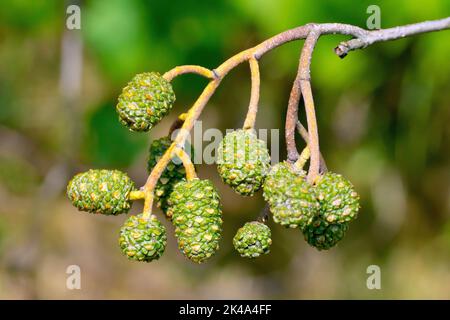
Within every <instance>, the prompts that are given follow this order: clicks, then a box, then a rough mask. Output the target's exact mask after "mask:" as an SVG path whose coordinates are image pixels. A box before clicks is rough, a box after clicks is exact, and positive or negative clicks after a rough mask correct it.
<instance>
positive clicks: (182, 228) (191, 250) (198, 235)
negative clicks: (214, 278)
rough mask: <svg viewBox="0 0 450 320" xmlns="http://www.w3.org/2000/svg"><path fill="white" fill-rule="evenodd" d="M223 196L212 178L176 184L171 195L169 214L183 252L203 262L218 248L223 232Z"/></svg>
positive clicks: (188, 256) (195, 260) (198, 261)
mask: <svg viewBox="0 0 450 320" xmlns="http://www.w3.org/2000/svg"><path fill="white" fill-rule="evenodd" d="M219 201H220V197H219V194H218V193H217V191H216V189H215V187H214V185H213V184H212V183H211V182H210V181H209V180H200V179H198V178H195V179H193V180H190V181H181V182H179V183H177V184H176V185H175V187H174V189H173V191H172V193H171V195H170V197H169V202H168V203H169V209H168V211H169V215H171V216H172V222H173V225H174V226H175V236H176V238H177V240H178V247H179V249H180V250H181V252H182V253H183V254H184V255H185V256H186V257H187V258H188V259H190V260H192V261H194V262H197V263H202V262H204V261H206V260H207V259H209V258H211V257H212V256H213V255H214V254H215V252H216V251H217V250H218V249H219V240H220V238H221V235H222V210H221V207H220V202H219Z"/></svg>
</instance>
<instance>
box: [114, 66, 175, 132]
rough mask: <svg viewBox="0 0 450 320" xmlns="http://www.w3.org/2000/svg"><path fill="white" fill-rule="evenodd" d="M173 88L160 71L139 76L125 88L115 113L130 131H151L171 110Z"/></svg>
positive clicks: (173, 99) (173, 95)
mask: <svg viewBox="0 0 450 320" xmlns="http://www.w3.org/2000/svg"><path fill="white" fill-rule="evenodd" d="M174 102H175V93H174V92H173V89H172V85H171V84H170V82H168V81H167V80H166V79H164V78H163V77H162V76H160V75H159V73H157V72H145V73H140V74H137V75H136V76H135V77H134V78H133V79H132V80H131V81H130V82H129V83H128V84H127V85H126V86H125V88H123V90H122V93H121V94H120V96H119V99H118V103H117V106H116V110H117V112H118V114H119V120H120V122H121V123H122V124H123V125H124V126H127V127H128V128H129V129H130V130H131V131H148V130H150V129H151V128H152V127H154V126H155V125H156V124H158V122H159V121H161V119H162V118H163V117H164V116H165V115H166V114H167V113H168V112H169V111H170V109H172V105H173V103H174Z"/></svg>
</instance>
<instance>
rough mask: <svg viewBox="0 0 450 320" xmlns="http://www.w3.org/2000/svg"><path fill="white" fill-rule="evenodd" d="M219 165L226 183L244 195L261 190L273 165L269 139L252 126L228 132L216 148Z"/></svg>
mask: <svg viewBox="0 0 450 320" xmlns="http://www.w3.org/2000/svg"><path fill="white" fill-rule="evenodd" d="M217 159H218V161H217V169H218V171H219V174H220V176H221V178H222V180H223V182H224V183H226V184H228V185H229V186H230V187H232V188H233V189H234V191H236V192H237V193H239V194H241V195H243V196H252V195H253V194H254V193H255V192H256V191H258V190H259V189H260V188H261V186H262V184H263V183H264V179H265V177H266V174H267V172H268V171H269V168H270V155H269V151H268V150H267V147H266V143H265V142H264V141H262V140H260V139H258V138H257V137H256V134H255V133H254V132H253V131H252V130H243V129H240V130H236V131H233V132H231V133H228V134H227V135H225V137H224V138H223V140H222V141H221V142H220V144H219V148H218V149H217Z"/></svg>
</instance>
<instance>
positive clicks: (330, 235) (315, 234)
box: [303, 217, 348, 250]
mask: <svg viewBox="0 0 450 320" xmlns="http://www.w3.org/2000/svg"><path fill="white" fill-rule="evenodd" d="M347 230H348V223H345V222H344V223H328V222H327V221H326V220H324V219H323V218H321V217H316V218H314V220H313V221H312V222H311V223H310V224H308V225H307V226H306V228H305V229H304V230H303V235H304V237H305V240H306V242H308V244H309V245H311V246H313V247H315V248H317V249H318V250H328V249H330V248H332V247H334V246H335V245H336V244H337V243H338V242H339V241H341V240H342V238H343V237H344V236H345V233H346V232H347Z"/></svg>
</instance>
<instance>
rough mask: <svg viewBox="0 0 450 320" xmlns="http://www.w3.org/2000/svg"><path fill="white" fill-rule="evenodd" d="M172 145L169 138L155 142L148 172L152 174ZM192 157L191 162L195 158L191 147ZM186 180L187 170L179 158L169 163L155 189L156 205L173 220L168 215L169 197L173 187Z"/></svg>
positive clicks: (148, 162)
mask: <svg viewBox="0 0 450 320" xmlns="http://www.w3.org/2000/svg"><path fill="white" fill-rule="evenodd" d="M171 144H172V140H170V138H169V137H163V138H160V139H157V140H154V141H153V142H152V143H151V145H150V149H149V153H148V161H147V171H148V172H149V173H150V172H151V171H152V169H153V168H154V167H155V165H156V163H157V162H158V160H159V159H160V158H161V157H162V156H163V154H164V153H165V152H166V151H167V149H168V148H169V147H170V145H171ZM190 157H191V160H192V159H193V158H194V150H193V148H192V147H190ZM185 178H186V170H185V168H184V166H183V163H182V162H181V160H180V159H178V158H177V157H176V158H174V159H173V160H172V161H170V162H169V164H168V165H167V167H166V169H165V170H164V172H163V173H162V174H161V177H160V178H159V180H158V183H157V184H156V187H155V200H156V205H157V206H158V207H160V208H161V210H162V211H163V212H164V213H165V214H166V216H167V217H168V218H169V219H171V217H170V216H169V215H168V210H167V209H168V203H167V201H168V200H169V196H170V194H171V193H172V190H173V187H174V186H175V185H176V184H177V183H178V182H180V181H182V180H184V179H185Z"/></svg>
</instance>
